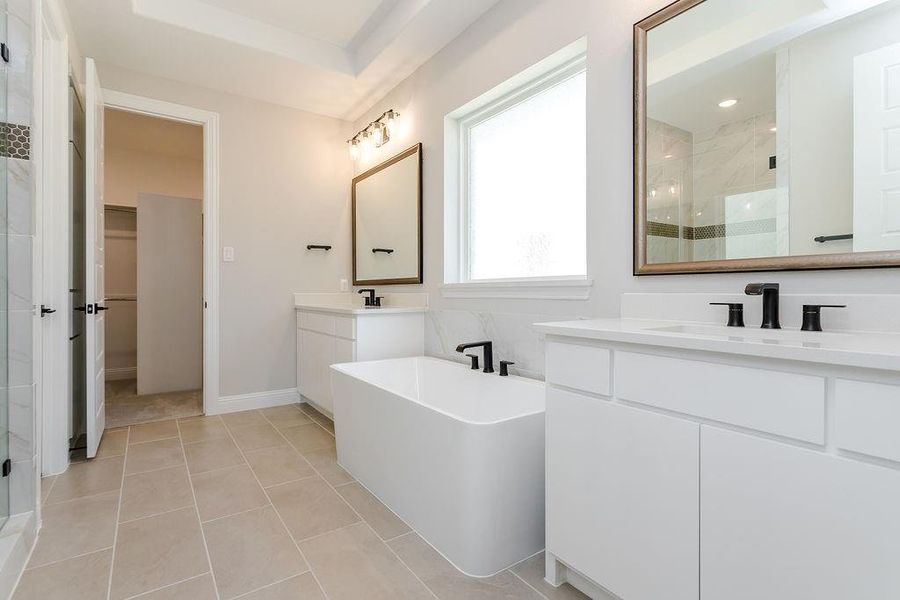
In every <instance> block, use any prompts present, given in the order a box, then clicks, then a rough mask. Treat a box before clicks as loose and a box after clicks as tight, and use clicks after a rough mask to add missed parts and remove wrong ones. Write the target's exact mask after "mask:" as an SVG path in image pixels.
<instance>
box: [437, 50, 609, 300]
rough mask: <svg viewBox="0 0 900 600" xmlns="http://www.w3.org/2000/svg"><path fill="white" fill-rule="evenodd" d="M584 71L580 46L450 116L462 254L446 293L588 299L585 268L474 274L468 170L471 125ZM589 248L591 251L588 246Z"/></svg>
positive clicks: (450, 188) (449, 188)
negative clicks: (502, 275)
mask: <svg viewBox="0 0 900 600" xmlns="http://www.w3.org/2000/svg"><path fill="white" fill-rule="evenodd" d="M551 58H552V57H551ZM586 72H587V56H586V53H585V52H584V51H583V50H582V51H580V52H578V53H577V54H576V55H575V56H574V57H571V56H570V57H568V58H567V59H566V60H563V61H559V60H556V61H555V64H554V65H553V66H551V67H550V68H544V69H541V70H540V72H539V73H537V74H530V73H529V74H528V75H530V76H529V77H528V79H527V80H526V81H525V82H524V83H521V84H519V85H518V86H516V87H514V88H513V89H511V90H508V91H504V92H503V93H501V94H499V95H497V96H495V97H493V98H488V99H485V100H483V101H481V99H479V100H477V101H476V102H475V104H476V105H475V106H472V105H467V106H466V107H463V108H462V109H460V110H459V111H457V112H456V113H455V114H453V115H451V116H449V117H448V119H449V120H450V124H451V130H450V131H447V134H448V135H452V134H453V133H455V139H454V140H447V141H448V142H451V143H453V144H455V145H456V149H455V150H456V156H455V157H454V158H455V162H456V165H455V166H456V169H455V171H450V176H451V177H454V178H455V182H454V183H455V185H452V184H451V185H448V186H447V191H453V188H455V191H456V194H455V196H456V200H457V205H458V214H457V215H456V217H457V219H458V220H457V227H456V228H455V229H456V231H455V233H456V238H457V239H456V246H457V248H456V250H457V253H458V254H457V257H456V258H457V262H456V265H457V269H456V270H457V272H456V276H455V277H453V274H452V273H450V272H448V273H445V275H446V277H445V279H448V281H447V283H445V284H444V286H442V292H443V295H444V296H446V297H454V298H471V297H492V298H508V297H528V298H541V299H578V300H582V299H587V297H588V295H589V293H590V288H591V284H592V282H591V281H590V280H589V279H588V277H587V273H582V274H569V275H562V276H536V277H525V278H498V279H472V277H471V248H470V245H471V228H470V223H471V220H470V217H471V210H470V207H471V200H472V199H471V196H470V190H471V182H470V174H469V144H470V141H471V130H472V128H473V127H476V126H477V125H479V124H481V123H484V122H485V121H488V120H490V119H491V118H493V117H495V116H497V115H499V114H501V113H503V112H505V111H507V110H509V109H511V108H513V107H515V106H518V105H519V104H522V103H524V102H527V101H528V100H530V99H531V98H534V97H535V96H538V95H540V94H541V93H543V92H545V91H547V90H548V89H550V88H552V87H554V86H556V85H558V84H560V83H563V82H565V81H567V80H569V79H571V78H573V77H576V76H578V75H579V74H581V73H586ZM523 75H525V73H523ZM452 128H455V132H454V131H452ZM448 150H450V151H451V153H452V150H453V148H451V147H450V144H448ZM448 183H450V182H448ZM586 212H587V211H585V213H586ZM448 216H450V215H448ZM584 217H585V218H584V222H583V226H584V227H585V232H586V229H587V214H585V215H584ZM446 235H448V236H449V235H453V232H452V231H451V229H450V228H448V229H447V231H446ZM585 239H586V237H585ZM585 252H587V250H586V249H585ZM585 270H586V271H587V256H585ZM451 279H452V280H451ZM479 290H480V291H479Z"/></svg>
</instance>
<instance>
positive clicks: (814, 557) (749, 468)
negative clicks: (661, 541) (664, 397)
mask: <svg viewBox="0 0 900 600" xmlns="http://www.w3.org/2000/svg"><path fill="white" fill-rule="evenodd" d="M701 448H702V450H701V463H700V464H701V469H700V470H701V496H700V506H701V518H700V522H701V536H700V552H701V571H700V572H701V574H702V577H701V594H702V597H703V598H709V599H726V598H727V599H728V600H759V599H760V598H790V599H792V600H805V599H809V600H847V599H848V598H860V599H862V598H865V599H867V600H888V599H892V600H893V599H896V598H900V568H898V564H900V509H898V507H900V472H898V471H894V470H892V469H889V468H884V467H879V466H874V465H869V464H865V463H861V462H856V461H852V460H847V459H844V458H839V457H835V456H832V455H828V454H824V453H821V452H815V451H812V450H807V449H804V448H799V447H796V446H790V445H787V444H782V443H778V442H773V441H770V440H764V439H760V438H756V437H752V436H748V435H744V434H739V433H734V432H731V431H724V430H721V429H716V428H714V427H707V426H704V427H703V428H702V433H701Z"/></svg>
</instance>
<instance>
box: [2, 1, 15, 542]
mask: <svg viewBox="0 0 900 600" xmlns="http://www.w3.org/2000/svg"><path fill="white" fill-rule="evenodd" d="M6 19H7V14H6V0H0V41H2V42H3V47H2V59H0V464H2V469H3V477H2V478H0V527H2V526H3V525H4V524H5V523H6V520H7V519H8V518H9V469H10V463H9V397H10V395H9V391H10V390H9V294H8V292H9V251H8V234H9V221H8V219H7V214H8V210H7V193H6V186H7V172H8V170H9V161H10V160H14V159H12V158H10V155H11V153H10V147H9V143H10V139H11V137H10V130H11V128H10V126H9V124H8V123H7V120H6V118H7V116H6V115H7V94H6V90H7V78H8V77H9V63H8V62H7V57H8V56H9V54H8V52H9V50H8V48H7V39H8V37H7V21H6Z"/></svg>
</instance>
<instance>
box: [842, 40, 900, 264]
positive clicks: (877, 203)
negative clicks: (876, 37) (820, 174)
mask: <svg viewBox="0 0 900 600" xmlns="http://www.w3.org/2000/svg"><path fill="white" fill-rule="evenodd" d="M853 77H854V82H853V112H854V117H853V127H854V133H853V161H854V166H853V179H854V184H853V187H854V189H853V250H854V251H856V252H866V251H878V250H897V249H900V44H894V45H892V46H886V47H884V48H881V49H879V50H875V51H874V52H869V53H867V54H861V55H859V56H857V57H856V58H855V59H854V65H853Z"/></svg>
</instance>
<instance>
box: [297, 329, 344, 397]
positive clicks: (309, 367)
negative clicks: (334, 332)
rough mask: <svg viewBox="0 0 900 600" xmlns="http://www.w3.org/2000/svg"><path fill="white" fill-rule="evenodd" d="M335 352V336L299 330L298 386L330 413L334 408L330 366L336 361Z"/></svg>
mask: <svg viewBox="0 0 900 600" xmlns="http://www.w3.org/2000/svg"><path fill="white" fill-rule="evenodd" d="M334 353H335V338H334V337H332V336H330V335H325V334H323V333H318V332H316V331H307V330H305V329H299V330H297V362H298V372H297V386H298V388H299V390H300V393H301V394H302V395H303V396H305V397H306V398H307V399H308V400H311V401H312V402H314V403H315V404H317V405H318V406H320V407H321V408H324V409H326V410H327V411H328V412H329V413H331V410H332V402H331V372H330V369H329V367H330V366H331V364H332V363H334V362H335V361H334Z"/></svg>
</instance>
